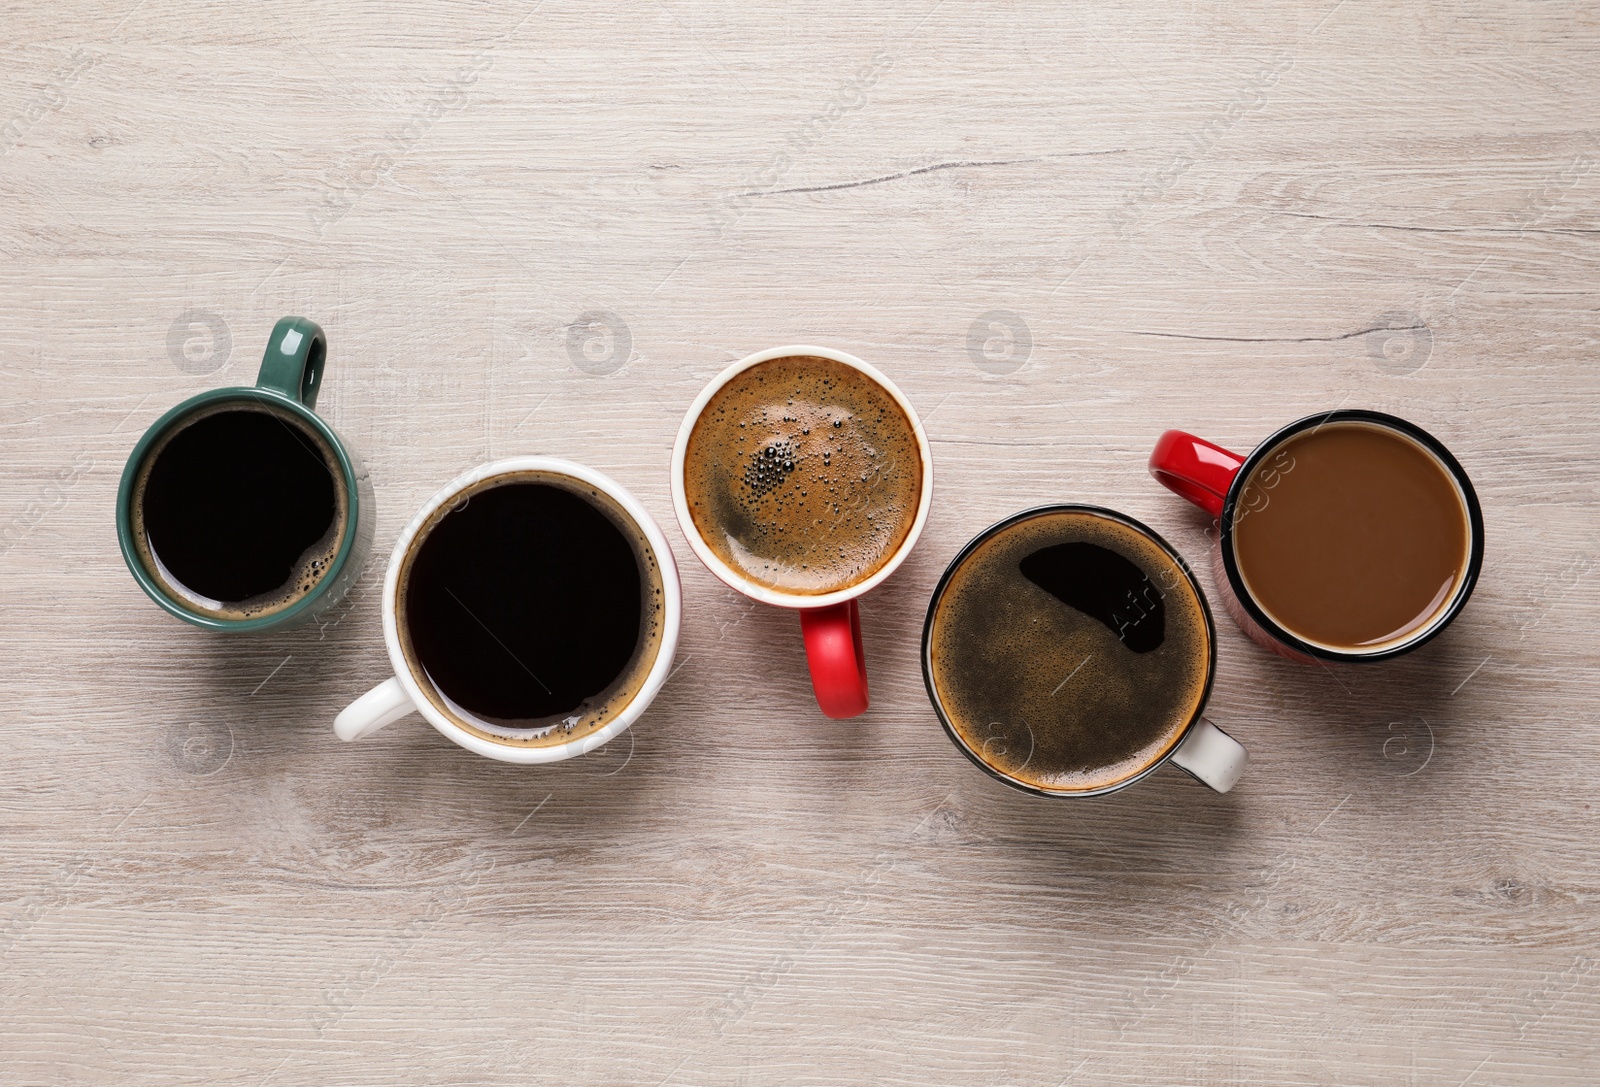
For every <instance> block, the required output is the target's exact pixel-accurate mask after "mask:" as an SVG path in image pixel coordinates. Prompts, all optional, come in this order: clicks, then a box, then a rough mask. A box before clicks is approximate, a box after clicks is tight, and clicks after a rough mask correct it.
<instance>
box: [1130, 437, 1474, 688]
mask: <svg viewBox="0 0 1600 1087" xmlns="http://www.w3.org/2000/svg"><path fill="white" fill-rule="evenodd" d="M1352 431H1356V432H1370V434H1367V435H1366V437H1365V438H1358V439H1357V440H1367V441H1372V440H1373V439H1374V436H1376V439H1378V440H1380V441H1387V440H1391V439H1392V440H1398V441H1399V442H1401V443H1406V444H1405V445H1404V449H1405V450H1406V452H1405V454H1404V456H1405V457H1406V458H1412V451H1415V452H1418V453H1420V454H1422V458H1421V459H1415V458H1412V459H1414V460H1415V464H1416V465H1417V466H1419V467H1418V468H1417V471H1418V472H1419V473H1420V475H1419V476H1418V478H1419V479H1420V478H1423V477H1428V478H1430V479H1432V478H1435V477H1434V476H1433V474H1432V473H1430V472H1428V471H1426V470H1425V469H1424V468H1422V467H1420V466H1422V465H1424V464H1425V463H1426V462H1427V461H1431V462H1432V465H1433V466H1434V467H1436V468H1437V469H1438V476H1437V478H1436V480H1435V482H1437V484H1438V485H1437V486H1436V487H1435V488H1434V491H1435V492H1436V493H1437V494H1438V495H1440V496H1443V497H1441V498H1440V499H1439V502H1440V503H1441V505H1439V506H1438V508H1440V509H1443V508H1445V506H1446V505H1448V504H1449V503H1451V502H1459V509H1458V510H1457V513H1458V514H1459V518H1460V522H1459V524H1460V526H1461V527H1460V533H1459V535H1460V538H1461V542H1460V546H1459V549H1458V550H1456V551H1453V552H1452V554H1453V555H1454V557H1452V558H1451V559H1450V560H1449V563H1448V564H1447V565H1446V567H1445V569H1447V570H1449V571H1450V576H1449V578H1448V579H1447V580H1446V581H1444V582H1442V583H1441V584H1440V587H1439V588H1438V589H1437V590H1434V589H1433V588H1431V585H1432V583H1431V582H1429V583H1426V585H1421V584H1419V585H1417V586H1415V587H1414V589H1415V592H1414V594H1413V595H1417V596H1418V598H1419V599H1423V600H1424V604H1423V606H1422V607H1421V608H1419V609H1418V610H1417V614H1416V617H1415V618H1414V619H1411V620H1409V621H1407V622H1403V623H1401V624H1399V625H1397V626H1395V627H1393V628H1392V629H1390V630H1388V631H1387V633H1385V634H1383V635H1381V636H1378V637H1372V638H1370V639H1364V640H1350V641H1347V640H1344V639H1340V640H1338V641H1331V640H1328V639H1327V638H1325V637H1324V638H1319V637H1318V636H1316V635H1314V634H1310V633H1308V630H1309V629H1310V625H1309V623H1308V622H1301V623H1299V624H1298V625H1297V623H1296V622H1295V621H1293V620H1287V619H1285V618H1284V615H1285V614H1287V612H1285V611H1282V610H1280V611H1279V612H1278V613H1275V612H1274V610H1273V608H1272V607H1271V606H1269V604H1268V603H1266V602H1264V600H1263V597H1264V596H1271V593H1270V592H1268V591H1267V590H1268V583H1267V581H1266V579H1265V578H1263V579H1262V580H1261V581H1260V582H1259V583H1258V584H1257V586H1256V587H1255V588H1254V589H1252V585H1251V579H1250V576H1249V571H1248V570H1244V569H1242V567H1241V561H1240V548H1239V538H1240V528H1241V526H1246V527H1247V531H1248V532H1249V533H1250V534H1251V535H1252V536H1255V537H1264V536H1265V535H1266V533H1267V531H1268V530H1267V529H1265V528H1263V527H1260V526H1263V525H1265V524H1267V523H1268V520H1267V519H1268V518H1269V517H1277V518H1280V519H1281V518H1284V517H1288V516H1296V517H1301V518H1302V521H1301V523H1302V524H1316V523H1318V519H1319V518H1320V521H1321V524H1322V525H1323V526H1325V528H1327V530H1328V532H1329V535H1328V536H1327V537H1326V539H1327V540H1328V541H1332V540H1333V539H1335V537H1337V539H1338V540H1339V541H1340V544H1339V546H1341V547H1345V548H1346V550H1343V551H1340V552H1339V554H1338V555H1335V556H1332V558H1333V560H1334V561H1329V554H1328V551H1327V550H1326V549H1325V550H1324V552H1323V558H1322V559H1321V560H1317V559H1313V558H1310V557H1309V556H1310V553H1311V552H1312V551H1313V550H1315V548H1313V547H1310V546H1308V547H1307V548H1306V552H1305V555H1304V556H1298V555H1297V554H1296V553H1295V552H1294V551H1293V550H1290V551H1289V552H1288V553H1285V552H1283V551H1282V550H1280V551H1279V552H1278V553H1277V554H1275V555H1274V556H1273V559H1272V562H1273V564H1274V565H1273V575H1274V576H1275V577H1278V578H1279V583H1280V584H1286V583H1288V582H1286V581H1284V580H1283V579H1286V578H1287V579H1295V580H1297V581H1298V582H1299V583H1300V584H1302V585H1310V586H1312V590H1311V595H1310V596H1308V597H1307V598H1306V599H1307V600H1308V601H1311V602H1310V603H1307V604H1305V608H1308V609H1310V610H1309V611H1306V610H1302V612H1301V616H1302V618H1304V617H1306V616H1308V615H1309V616H1312V617H1313V618H1314V613H1315V609H1316V608H1318V607H1320V608H1322V609H1323V610H1324V611H1332V610H1334V609H1336V608H1337V607H1338V605H1339V600H1340V599H1341V595H1340V594H1345V596H1344V597H1343V598H1344V599H1353V598H1355V597H1357V596H1360V595H1363V591H1364V590H1367V589H1370V588H1372V587H1374V586H1377V585H1378V584H1380V583H1381V584H1383V585H1385V586H1387V585H1390V584H1396V585H1398V586H1399V588H1401V589H1406V590H1408V591H1409V590H1411V589H1412V588H1413V587H1412V586H1408V585H1406V584H1405V583H1404V579H1402V578H1400V577H1399V575H1398V574H1397V570H1398V569H1399V568H1400V567H1401V565H1402V558H1401V552H1402V551H1406V550H1408V549H1409V548H1411V546H1412V544H1413V543H1414V541H1415V539H1416V538H1417V536H1418V532H1419V531H1420V530H1417V531H1411V530H1410V527H1409V525H1408V524H1407V522H1406V518H1407V517H1412V518H1416V517H1420V516H1421V514H1420V513H1417V512H1415V511H1416V509H1417V508H1418V506H1417V505H1416V504H1413V506H1411V507H1406V506H1404V505H1394V504H1391V505H1389V506H1386V507H1381V506H1380V503H1379V501H1378V500H1377V499H1376V498H1375V497H1373V496H1374V495H1376V493H1377V492H1378V491H1379V490H1381V489H1384V488H1392V487H1394V486H1397V484H1395V483H1394V482H1393V481H1392V480H1391V478H1390V476H1389V475H1388V474H1387V473H1381V472H1376V471H1374V470H1372V466H1371V465H1368V466H1367V468H1366V470H1364V471H1355V470H1352V471H1349V472H1348V473H1347V474H1344V475H1342V476H1341V475H1339V474H1338V473H1337V472H1336V471H1333V469H1331V468H1330V467H1329V466H1330V465H1332V464H1333V463H1334V462H1333V461H1332V460H1331V459H1330V458H1331V456H1332V455H1333V454H1331V453H1329V452H1327V450H1328V449H1329V448H1330V447H1329V446H1327V445H1326V439H1327V438H1328V437H1329V436H1330V435H1334V434H1336V433H1340V432H1352ZM1319 435H1320V436H1321V437H1322V439H1324V444H1323V445H1322V446H1320V447H1319V446H1312V445H1309V444H1308V443H1307V439H1311V438H1316V437H1318V436H1319ZM1317 457H1320V458H1321V459H1320V460H1318V459H1316V458H1317ZM1350 463H1351V464H1352V465H1353V464H1355V463H1356V462H1354V461H1352V462H1350ZM1297 470H1298V473H1299V474H1298V475H1296V472H1297ZM1150 474H1151V475H1153V476H1154V477H1155V478H1156V479H1157V480H1158V481H1159V482H1160V483H1161V484H1162V485H1164V486H1165V487H1167V488H1168V489H1169V490H1172V491H1174V492H1176V493H1177V494H1180V495H1182V496H1183V497H1184V498H1187V499H1188V500H1189V501H1190V502H1193V503H1194V504H1195V505H1196V506H1199V507H1200V508H1201V509H1202V510H1205V511H1206V512H1207V513H1209V514H1210V515H1211V516H1212V517H1214V518H1216V519H1217V525H1218V533H1217V542H1216V546H1215V547H1214V548H1213V549H1212V553H1211V559H1212V572H1213V575H1214V577H1215V582H1216V585H1217V595H1218V596H1219V597H1220V598H1221V600H1222V603H1223V606H1224V607H1225V608H1226V609H1227V611H1228V614H1229V615H1231V616H1233V619H1234V621H1235V622H1236V623H1238V624H1239V627H1240V629H1242V630H1243V631H1244V632H1245V633H1246V634H1247V635H1249V636H1250V638H1251V639H1252V640H1253V641H1255V642H1256V643H1257V644H1258V645H1260V646H1262V647H1263V648H1265V649H1267V650H1269V651H1270V652H1273V653H1276V654H1278V655H1279V656H1282V657H1287V658H1289V659H1291V660H1298V661H1305V662H1313V661H1341V662H1350V663H1355V662H1369V661H1378V660H1387V659H1390V658H1392V657H1397V656H1399V655H1400V654H1402V653H1408V652H1410V651H1411V650H1413V649H1416V648H1417V647H1418V646H1420V645H1422V644H1423V643H1425V642H1427V641H1429V640H1431V639H1432V638H1434V637H1436V636H1437V635H1438V634H1439V633H1440V632H1441V631H1442V630H1444V628H1445V627H1446V626H1448V625H1449V624H1450V622H1451V621H1452V620H1454V619H1455V617H1456V616H1457V615H1458V614H1460V612H1461V609H1462V608H1463V607H1464V606H1465V605H1466V603H1467V599H1468V598H1469V597H1470V596H1471V595H1472V590H1473V587H1474V586H1475V585H1476V584H1477V580H1478V572H1479V569H1480V568H1481V567H1482V564H1483V513H1482V511H1481V510H1480V509H1479V506H1478V498H1477V494H1476V492H1474V490H1473V488H1472V482H1471V480H1469V479H1468V478H1467V473H1466V471H1465V470H1464V469H1463V468H1462V467H1461V464H1460V463H1459V462H1458V461H1457V460H1456V458H1455V457H1454V456H1452V455H1451V453H1450V451H1449V450H1448V449H1446V448H1445V447H1444V445H1443V444H1442V443H1441V442H1440V441H1439V440H1438V439H1437V438H1435V437H1433V435H1431V434H1429V433H1428V432H1427V431H1425V430H1423V429H1422V428H1421V427H1418V426H1416V425H1415V424H1413V423H1409V422H1407V421H1406V420H1404V419H1399V418H1396V417H1395V416H1393V415H1385V414H1383V413H1381V412H1375V411H1364V410H1342V411H1331V412H1325V413H1323V414H1321V415H1312V416H1307V417H1306V418H1304V419H1301V420H1298V421H1297V422H1293V423H1290V424H1289V425H1288V426H1286V427H1284V428H1283V429H1281V430H1279V431H1278V432H1277V433H1275V434H1273V435H1272V436H1271V437H1269V438H1267V439H1266V441H1264V442H1262V443H1261V444H1260V445H1258V446H1256V447H1255V449H1254V450H1253V451H1251V453H1250V454H1249V455H1248V456H1240V455H1239V454H1237V453H1233V452H1230V451H1229V450H1227V449H1224V448H1222V447H1221V446H1220V445H1216V444H1214V443H1212V442H1208V441H1206V440H1205V439H1204V438H1197V437H1195V436H1194V435H1193V434H1187V433H1185V432H1183V431H1181V430H1169V431H1167V432H1166V433H1164V434H1162V435H1161V437H1160V439H1159V440H1157V442H1156V446H1155V450H1154V451H1153V452H1152V453H1151V454H1150ZM1314 475H1315V476H1316V478H1317V480H1318V482H1317V484H1316V485H1315V486H1313V485H1312V482H1311V479H1312V477H1313V476H1314ZM1380 475H1381V477H1382V478H1375V477H1377V476H1380ZM1290 483H1292V484H1293V485H1292V486H1290V485H1289V484H1290ZM1452 493H1453V495H1454V498H1453V499H1452V498H1450V497H1449V496H1450V495H1451V494H1452ZM1291 503H1292V504H1293V506H1294V509H1295V512H1294V513H1292V514H1291V513H1286V512H1284V511H1285V510H1286V509H1287V508H1289V507H1290V506H1291ZM1391 503H1392V497H1391ZM1451 508H1455V507H1451ZM1396 510H1399V511H1400V513H1398V514H1396V512H1395V511H1396ZM1456 515H1457V514H1456V513H1452V514H1450V515H1449V516H1450V519H1451V520H1452V522H1453V521H1454V518H1455V516H1456ZM1252 517H1255V518H1260V520H1257V521H1255V522H1254V523H1253V524H1252V523H1250V521H1249V519H1250V518H1252ZM1274 539H1275V541H1276V542H1277V543H1278V545H1279V546H1280V548H1281V541H1284V540H1289V541H1293V539H1294V537H1293V536H1292V535H1288V534H1282V535H1277V536H1275V537H1274ZM1313 542H1315V543H1317V544H1318V545H1321V544H1323V542H1324V540H1323V538H1321V537H1319V538H1317V539H1316V540H1315V541H1313ZM1252 546H1254V547H1260V546H1263V545H1260V544H1253V545H1252V544H1247V548H1246V550H1247V552H1248V551H1249V549H1250V547H1252ZM1328 546H1332V544H1331V543H1329V544H1328ZM1386 548H1387V549H1388V550H1387V551H1386V550H1385V549H1386ZM1247 558H1248V556H1247ZM1254 561H1257V562H1259V561H1261V560H1259V559H1258V560H1254ZM1319 562H1322V563H1324V564H1325V565H1323V566H1319V565H1318V563H1319ZM1297 564H1298V568H1297ZM1249 565H1250V562H1249V561H1247V562H1245V563H1244V566H1249ZM1363 571H1364V572H1365V576H1367V577H1369V578H1370V579H1371V580H1370V583H1363V582H1362V580H1361V578H1362V577H1363V576H1364V575H1363ZM1429 593H1432V594H1433V595H1432V597H1431V598H1429ZM1366 595H1371V596H1373V597H1374V598H1376V599H1378V600H1379V601H1380V602H1384V601H1392V602H1393V605H1394V606H1395V607H1399V606H1400V604H1401V602H1402V600H1403V599H1404V598H1405V594H1404V593H1401V592H1398V591H1397V592H1394V593H1393V594H1390V595H1385V594H1376V593H1369V594H1366ZM1279 599H1282V597H1279ZM1317 601H1320V603H1318V602H1317ZM1406 614H1409V611H1407V612H1406Z"/></svg>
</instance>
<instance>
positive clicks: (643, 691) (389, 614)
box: [381, 456, 683, 765]
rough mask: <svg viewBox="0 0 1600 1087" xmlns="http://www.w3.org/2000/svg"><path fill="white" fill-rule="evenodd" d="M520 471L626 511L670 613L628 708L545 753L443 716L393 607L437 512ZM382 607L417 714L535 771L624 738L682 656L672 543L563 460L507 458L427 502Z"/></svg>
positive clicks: (612, 490) (609, 483) (614, 491)
mask: <svg viewBox="0 0 1600 1087" xmlns="http://www.w3.org/2000/svg"><path fill="white" fill-rule="evenodd" d="M518 472H544V473H548V474H550V475H559V476H566V477H568V478H569V479H574V480H577V481H579V482H581V483H585V484H588V485H589V486H592V487H595V488H597V489H599V490H601V491H604V492H605V493H606V495H607V497H609V498H611V499H612V500H613V501H614V502H616V503H617V505H619V506H621V507H622V509H623V512H625V513H626V514H627V515H628V516H629V517H630V518H632V519H633V522H634V525H635V526H636V527H637V528H638V530H639V533H640V534H641V535H642V536H643V537H644V538H645V540H646V542H647V543H649V545H650V548H651V550H652V551H654V552H655V558H656V567H657V569H658V570H660V572H661V591H662V597H663V600H664V605H665V607H666V615H665V616H664V617H663V620H662V624H661V644H660V646H659V647H658V648H657V650H656V659H655V663H653V664H652V665H651V666H650V671H649V672H647V673H646V674H645V680H644V682H643V683H642V684H640V686H639V690H638V692H637V693H636V694H635V695H634V696H633V698H632V699H630V700H629V701H628V704H627V705H626V706H624V707H623V708H622V710H621V711H620V712H618V714H617V715H616V717H614V718H612V719H611V720H610V721H608V722H606V724H605V725H603V726H602V727H600V728H598V729H595V730H594V731H593V732H591V733H588V734H587V735H584V736H580V737H578V738H576V739H573V740H568V741H567V742H566V743H561V744H551V745H549V746H547V747H518V746H513V745H511V744H500V743H495V742H494V741H492V740H486V739H484V738H483V737H481V736H477V735H474V734H473V733H471V732H468V731H467V730H465V729H463V728H462V727H461V726H459V725H457V724H456V723H455V722H454V721H452V720H450V719H449V718H448V717H446V716H445V715H444V714H442V713H440V712H439V710H438V707H436V706H435V705H434V704H433V702H432V700H431V699H429V698H428V696H427V695H425V694H424V693H423V691H422V686H421V685H420V684H419V683H418V682H417V678H416V676H415V675H414V674H413V672H412V670H411V665H410V662H409V661H408V660H407V659H406V655H405V651H404V650H403V649H402V648H401V646H400V627H399V621H398V619H397V618H396V610H397V609H396V604H395V601H396V597H397V594H398V592H399V588H400V570H401V568H402V567H403V566H404V565H405V559H406V556H407V555H408V554H409V553H410V550H411V547H412V545H413V544H414V543H415V542H416V539H417V534H418V533H419V532H421V530H422V528H423V526H424V525H425V524H427V522H428V520H429V519H430V518H431V517H432V516H433V514H434V513H436V512H437V511H438V510H439V508H440V507H441V506H443V505H445V503H447V502H449V501H450V500H452V499H453V498H455V497H456V495H458V494H460V493H461V492H462V491H464V490H466V489H467V488H468V487H473V486H476V485H477V484H479V483H482V482H484V481H485V480H490V479H494V478H495V477H497V476H505V475H513V474H515V473H518ZM381 607H382V612H383V642H384V647H385V648H386V649H387V650H388V653H389V664H390V666H391V667H392V668H393V670H394V675H395V678H396V679H397V680H399V682H400V686H401V688H402V689H403V690H404V691H405V692H406V697H408V698H409V699H410V700H411V703H412V705H413V706H415V707H416V710H417V712H418V713H420V714H421V715H422V716H423V718H424V719H425V720H426V721H427V722H428V723H429V724H430V725H432V726H433V727H434V728H435V729H436V730H437V731H438V732H440V733H441V734H442V735H443V736H444V737H445V738H446V739H448V740H450V741H452V742H453V743H456V744H458V745H460V746H461V747H464V748H466V749H467V750H468V751H471V752H473V753H474V754H478V755H482V756H484V757H485V758H490V759H496V760H498V761H500V762H510V763H519V764H522V765H532V764H537V763H547V762H560V761H562V760H564V759H570V758H573V757H575V756H577V755H583V754H586V753H588V752H590V751H593V750H594V749H595V748H597V747H599V746H600V745H602V744H604V743H606V742H608V741H610V740H612V739H615V738H616V737H617V736H620V735H621V734H622V733H624V732H626V731H627V730H628V728H629V727H630V726H632V724H633V723H634V722H635V721H637V720H638V719H639V717H640V716H641V715H643V713H644V711H645V709H646V708H647V707H648V706H649V705H650V703H651V702H653V701H655V697H656V695H657V694H659V693H660V691H661V688H662V687H663V686H665V685H666V682H667V677H668V676H669V675H670V674H671V672H672V658H673V657H674V655H675V654H676V652H677V647H678V631H679V627H680V624H681V623H682V619H683V591H682V586H681V583H680V582H679V579H678V567H677V562H676V560H675V559H674V557H673V554H672V548H671V546H670V545H669V544H668V543H667V537H666V534H665V533H663V532H662V531H661V527H660V526H659V525H657V524H656V522H655V518H653V517H651V516H650V514H649V511H647V510H646V509H645V508H644V506H643V505H641V504H640V502H639V500H638V499H636V498H634V496H633V495H632V494H631V493H630V492H629V491H628V490H627V488H625V487H623V486H622V484H620V483H618V482H617V481H616V480H614V479H612V478H611V477H610V476H608V475H606V474H605V473H604V472H601V471H598V470H597V469H594V468H590V467H588V466H587V465H583V464H579V463H577V462H576V461H570V460H564V459H562V458H560V457H544V456H520V457H506V458H504V459H502V460H497V461H490V462H488V463H486V464H480V465H478V466H477V467H476V468H471V469H468V470H467V471H465V472H463V473H461V474H460V475H459V476H457V477H456V478H455V479H453V480H451V481H450V482H449V483H446V484H445V485H444V486H443V487H441V488H439V490H438V491H436V492H434V494H433V496H432V497H431V498H429V499H428V500H427V501H426V502H424V503H423V504H422V506H421V507H420V508H419V509H418V510H417V513H416V515H415V516H414V517H412V518H411V521H410V522H409V523H408V524H407V525H406V527H405V528H404V529H402V530H401V532H400V536H399V538H398V539H396V540H395V545H394V549H393V550H392V551H391V552H390V554H389V566H388V569H387V570H386V571H384V577H383V596H382V604H381Z"/></svg>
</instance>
